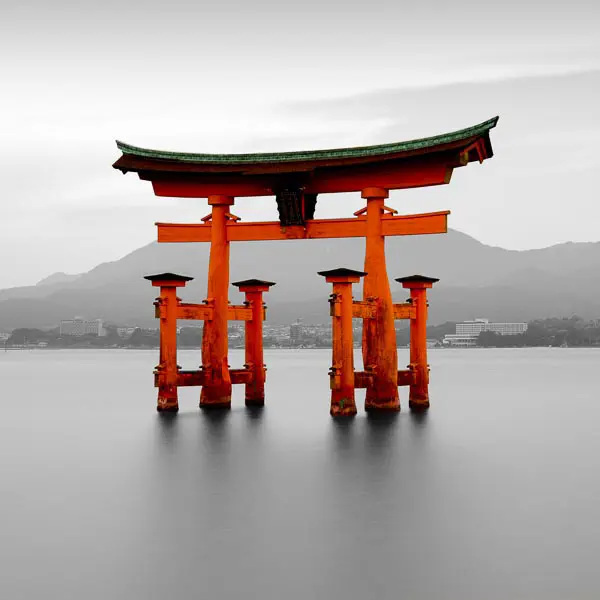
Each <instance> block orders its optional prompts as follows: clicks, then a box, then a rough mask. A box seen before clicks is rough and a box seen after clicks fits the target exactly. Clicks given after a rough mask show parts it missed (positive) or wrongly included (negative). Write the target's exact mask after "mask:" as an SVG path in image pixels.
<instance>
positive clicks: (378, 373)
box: [362, 187, 400, 412]
mask: <svg viewBox="0 0 600 600" xmlns="http://www.w3.org/2000/svg"><path fill="white" fill-rule="evenodd" d="M388 195H389V193H388V190H386V189H383V188H376V187H375V188H366V189H364V190H363V191H362V197H363V198H365V199H366V200H367V211H366V212H367V237H366V252H365V271H366V272H367V275H366V276H365V280H364V287H363V300H365V301H367V300H369V299H374V303H375V306H376V317H375V318H374V319H364V320H363V341H362V351H363V363H364V366H365V371H367V372H372V373H373V378H372V380H371V381H372V383H371V384H370V385H369V386H368V387H367V391H366V396H365V410H367V411H386V412H388V411H391V412H395V411H399V410H400V401H399V398H398V387H397V378H398V352H397V349H396V329H395V326H394V307H393V303H392V293H391V290H390V284H389V280H388V276H387V269H386V264H385V238H384V236H383V232H382V217H383V212H384V200H385V199H386V198H387V197H388Z"/></svg>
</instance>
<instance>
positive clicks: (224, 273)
mask: <svg viewBox="0 0 600 600" xmlns="http://www.w3.org/2000/svg"><path fill="white" fill-rule="evenodd" d="M208 203H209V204H210V205H211V206H212V213H211V240H210V258H209V264H208V291H207V297H206V302H207V304H208V305H209V306H210V307H212V309H213V316H212V319H211V320H210V321H206V323H205V324H204V331H203V334H202V370H203V371H204V372H205V373H207V377H208V380H207V383H205V384H204V385H203V386H202V391H201V393H200V407H201V408H209V407H221V408H230V407H231V377H230V375H229V364H228V360H227V350H228V345H227V310H228V288H229V241H228V239H227V230H226V226H227V220H228V218H229V217H228V213H229V207H230V206H231V205H232V204H233V198H232V197H231V196H222V195H214V196H209V197H208Z"/></svg>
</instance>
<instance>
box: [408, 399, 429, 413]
mask: <svg viewBox="0 0 600 600" xmlns="http://www.w3.org/2000/svg"><path fill="white" fill-rule="evenodd" d="M408 406H409V408H410V410H412V411H413V412H423V411H425V410H427V409H428V408H429V400H409V401H408Z"/></svg>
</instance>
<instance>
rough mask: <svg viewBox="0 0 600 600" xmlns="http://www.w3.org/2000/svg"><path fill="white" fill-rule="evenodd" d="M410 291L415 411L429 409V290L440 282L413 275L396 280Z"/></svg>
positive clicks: (410, 396) (411, 390) (432, 278)
mask: <svg viewBox="0 0 600 600" xmlns="http://www.w3.org/2000/svg"><path fill="white" fill-rule="evenodd" d="M396 281H398V282H399V283H401V284H402V287H403V288H406V289H409V290H410V299H411V302H412V305H413V306H414V307H415V318H414V319H411V321H410V365H409V368H410V370H411V371H413V373H414V379H413V383H412V384H411V385H410V395H409V406H410V408H411V410H413V411H422V410H427V409H428V408H429V365H428V364H427V312H428V311H427V289H428V288H431V287H432V286H433V284H434V283H436V282H437V281H439V279H435V278H434V277H425V276H424V275H411V276H410V277H400V278H399V279H396Z"/></svg>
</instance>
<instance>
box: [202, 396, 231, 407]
mask: <svg viewBox="0 0 600 600" xmlns="http://www.w3.org/2000/svg"><path fill="white" fill-rule="evenodd" d="M198 406H200V408H202V409H204V408H206V409H209V410H210V409H212V408H225V409H230V408H231V396H230V397H229V398H227V397H225V398H217V399H215V400H200V404H199V405H198Z"/></svg>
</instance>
